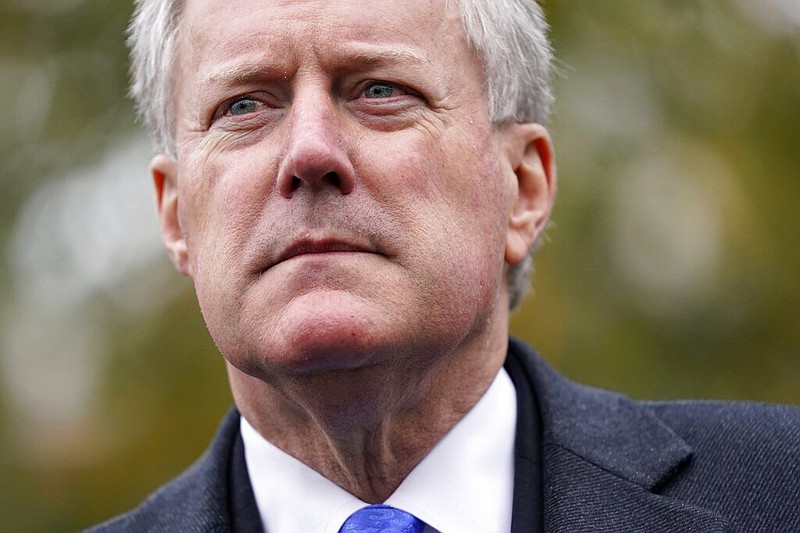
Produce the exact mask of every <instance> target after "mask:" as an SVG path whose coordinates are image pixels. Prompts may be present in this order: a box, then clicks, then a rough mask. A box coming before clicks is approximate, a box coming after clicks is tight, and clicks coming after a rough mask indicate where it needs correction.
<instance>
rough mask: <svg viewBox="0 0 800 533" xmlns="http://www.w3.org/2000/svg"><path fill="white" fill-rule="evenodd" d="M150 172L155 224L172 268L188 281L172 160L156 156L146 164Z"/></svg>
mask: <svg viewBox="0 0 800 533" xmlns="http://www.w3.org/2000/svg"><path fill="white" fill-rule="evenodd" d="M150 170H151V172H152V174H153V184H154V185H155V188H156V206H157V209H158V221H159V224H160V225H161V239H162V241H163V242H164V247H165V248H166V249H167V253H169V257H170V259H171V260H172V263H173V264H174V265H175V268H176V269H178V271H179V272H181V273H182V274H185V275H187V276H189V277H191V276H192V272H191V267H190V265H189V253H188V250H187V247H186V236H185V234H184V232H183V228H182V226H181V221H180V217H179V215H178V173H177V166H176V164H175V160H174V159H173V158H172V157H170V156H168V155H165V154H159V155H157V156H155V157H154V158H153V160H152V161H151V162H150Z"/></svg>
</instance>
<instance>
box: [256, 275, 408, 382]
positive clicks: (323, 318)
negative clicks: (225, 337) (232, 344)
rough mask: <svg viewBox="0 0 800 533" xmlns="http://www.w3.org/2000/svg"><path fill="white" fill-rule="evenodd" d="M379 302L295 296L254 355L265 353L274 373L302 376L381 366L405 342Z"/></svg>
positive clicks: (332, 294) (335, 295) (328, 294)
mask: <svg viewBox="0 0 800 533" xmlns="http://www.w3.org/2000/svg"><path fill="white" fill-rule="evenodd" d="M379 304H380V303H378V304H376V303H373V302H370V301H369V300H366V299H364V298H360V297H357V296H353V295H352V294H349V293H346V292H341V291H325V292H314V293H310V294H306V295H303V296H301V297H298V298H295V299H293V300H292V301H291V302H289V304H288V305H286V306H285V308H284V309H282V310H281V312H280V314H279V316H278V317H277V318H276V322H275V324H274V325H273V326H274V327H269V326H267V329H268V330H269V333H268V334H266V335H262V336H260V338H259V339H258V340H259V341H260V342H259V344H260V346H261V349H256V350H254V351H255V352H256V353H258V352H261V353H263V354H264V359H263V361H264V362H265V363H266V365H267V366H269V367H273V369H274V370H278V369H279V368H280V369H282V370H283V371H288V372H292V373H298V374H314V373H322V372H330V371H337V370H353V369H357V368H363V367H366V366H371V365H375V364H378V363H380V362H381V361H383V360H385V358H386V357H387V356H389V355H390V354H387V351H389V352H392V351H395V350H396V349H397V342H398V341H399V339H398V338H397V336H396V331H397V325H398V324H397V322H396V321H395V320H392V319H391V317H389V316H386V315H387V313H386V311H387V310H386V306H385V303H384V304H383V306H381V305H379ZM265 326H266V325H265ZM387 326H392V327H387ZM382 332H383V333H387V332H391V334H390V335H388V336H384V335H382ZM267 347H269V348H267Z"/></svg>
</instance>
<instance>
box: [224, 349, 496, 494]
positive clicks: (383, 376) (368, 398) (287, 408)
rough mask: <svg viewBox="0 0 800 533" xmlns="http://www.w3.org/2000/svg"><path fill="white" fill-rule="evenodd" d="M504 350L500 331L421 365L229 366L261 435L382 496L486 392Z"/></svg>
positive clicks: (348, 485)
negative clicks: (258, 371) (264, 371)
mask: <svg viewBox="0 0 800 533" xmlns="http://www.w3.org/2000/svg"><path fill="white" fill-rule="evenodd" d="M505 351H506V338H505V335H503V336H502V337H501V338H500V339H492V340H491V342H483V343H481V345H480V346H479V347H478V348H473V349H470V350H457V351H454V352H453V353H451V354H449V355H447V356H445V357H443V358H442V359H441V360H439V361H438V362H437V363H436V364H435V365H434V366H433V367H431V368H428V369H424V370H420V369H413V368H412V369H408V368H407V369H404V370H402V371H397V369H394V370H391V371H390V370H387V369H384V368H380V367H370V368H365V369H359V370H347V371H336V372H327V373H324V374H320V375H313V376H307V375H306V376H297V375H289V376H282V375H277V376H270V379H258V378H255V377H252V376H250V375H247V374H244V373H242V372H241V371H239V370H237V369H236V368H234V367H232V366H231V365H228V374H229V379H230V381H231V388H232V390H233V394H234V399H235V401H236V404H237V407H238V408H239V410H240V412H241V413H242V415H243V416H244V417H245V418H246V419H247V421H248V422H249V423H250V424H251V425H252V426H253V427H254V428H255V429H256V430H257V431H258V432H259V433H260V434H261V435H262V436H263V437H264V438H266V439H267V440H269V441H270V442H271V443H272V444H274V445H275V446H277V447H279V448H281V449H282V450H284V451H285V452H287V453H289V454H290V455H292V456H294V457H295V458H297V459H299V460H300V461H302V462H303V463H305V464H306V465H308V466H309V467H311V468H313V469H314V470H316V471H317V472H319V473H320V474H322V475H323V476H325V477H326V478H327V479H329V480H331V481H332V482H334V483H336V484H337V485H339V486H341V487H342V488H344V489H345V490H347V491H348V492H350V493H351V494H353V495H355V496H357V497H358V498H360V499H361V500H363V501H365V502H368V503H381V502H383V501H385V500H386V499H387V498H388V497H389V496H390V495H391V494H392V493H393V492H394V491H395V490H396V489H397V487H398V486H399V485H400V483H402V481H403V480H404V479H405V478H406V477H407V476H408V474H409V473H410V472H411V471H412V470H413V469H414V467H415V466H416V465H417V464H418V463H419V462H420V461H421V460H422V459H423V458H424V457H425V456H426V455H427V454H428V452H430V450H431V449H432V448H433V447H434V446H435V445H436V443H437V442H439V440H441V438H442V437H444V435H445V434H446V433H447V432H448V431H450V429H451V428H452V427H453V426H454V425H455V424H456V423H457V422H458V421H459V420H460V419H461V418H462V417H463V416H464V415H465V414H466V413H467V412H468V411H469V410H470V409H471V408H472V406H473V405H475V403H477V402H478V400H479V399H480V398H481V397H482V396H483V394H484V392H485V391H486V389H488V387H489V385H491V383H492V380H493V379H494V377H495V376H496V375H497V372H498V371H499V369H500V367H501V366H502V364H503V360H504V358H505Z"/></svg>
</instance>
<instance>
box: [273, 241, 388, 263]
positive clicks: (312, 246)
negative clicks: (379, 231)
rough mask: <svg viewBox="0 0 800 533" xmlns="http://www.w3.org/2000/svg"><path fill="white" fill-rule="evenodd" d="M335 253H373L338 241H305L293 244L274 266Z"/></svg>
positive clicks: (364, 248)
mask: <svg viewBox="0 0 800 533" xmlns="http://www.w3.org/2000/svg"><path fill="white" fill-rule="evenodd" d="M335 252H355V253H359V252H360V253H373V251H372V250H371V249H369V248H368V247H365V246H361V245H359V244H355V243H352V242H348V241H342V240H336V239H303V240H299V241H297V242H294V243H292V244H291V245H290V246H288V247H287V248H286V249H285V250H283V252H281V254H280V255H279V256H278V259H277V261H275V263H274V264H273V265H277V264H278V263H282V262H284V261H288V260H289V259H292V258H293V257H297V256H300V255H311V254H328V253H335Z"/></svg>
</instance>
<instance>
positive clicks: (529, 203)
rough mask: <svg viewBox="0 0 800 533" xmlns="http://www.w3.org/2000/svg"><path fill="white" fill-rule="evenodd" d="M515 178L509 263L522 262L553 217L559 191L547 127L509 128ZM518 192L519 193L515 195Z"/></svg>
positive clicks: (510, 216)
mask: <svg viewBox="0 0 800 533" xmlns="http://www.w3.org/2000/svg"><path fill="white" fill-rule="evenodd" d="M504 127H507V128H508V130H509V131H507V132H506V133H507V135H508V138H507V139H506V141H507V143H508V144H507V149H508V157H509V163H510V167H511V170H513V174H514V175H513V177H512V194H511V197H510V199H511V205H510V206H509V208H510V214H509V218H508V234H507V238H506V250H505V260H506V262H507V263H508V264H510V265H516V264H518V263H520V262H521V261H522V260H524V259H525V257H526V256H527V254H528V251H529V250H530V248H531V246H533V245H534V243H535V242H536V239H537V238H538V237H539V236H540V235H541V234H542V232H543V231H544V229H545V226H546V225H547V221H548V219H549V218H550V212H551V211H552V208H553V201H554V199H555V189H556V168H555V159H554V155H553V145H552V142H551V141H550V136H549V135H548V133H547V130H546V129H545V128H544V126H541V125H539V124H533V123H523V124H520V123H509V124H507V125H505V126H504ZM514 191H516V194H514V193H513V192H514Z"/></svg>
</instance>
